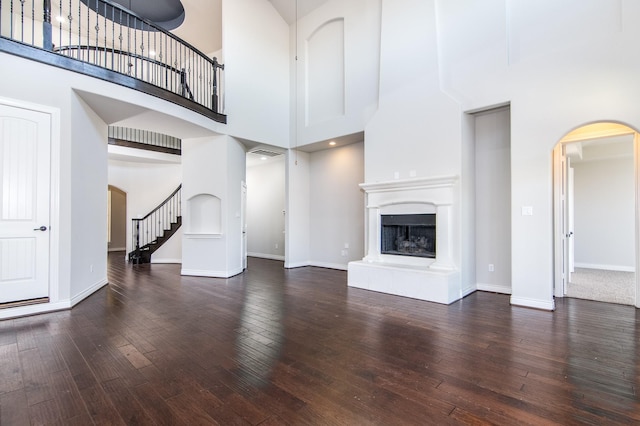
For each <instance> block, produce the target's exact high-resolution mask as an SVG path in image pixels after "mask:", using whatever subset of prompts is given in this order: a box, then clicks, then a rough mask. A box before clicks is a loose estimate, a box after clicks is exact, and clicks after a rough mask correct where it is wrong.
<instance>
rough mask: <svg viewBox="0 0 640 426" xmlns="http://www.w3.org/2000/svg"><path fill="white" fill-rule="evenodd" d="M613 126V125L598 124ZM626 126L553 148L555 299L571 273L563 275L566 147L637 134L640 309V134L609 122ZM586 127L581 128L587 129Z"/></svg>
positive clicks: (639, 292)
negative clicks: (577, 143)
mask: <svg viewBox="0 0 640 426" xmlns="http://www.w3.org/2000/svg"><path fill="white" fill-rule="evenodd" d="M598 123H610V122H598ZM610 124H617V125H619V126H624V127H626V129H621V128H617V129H611V130H609V131H605V132H600V133H598V134H597V135H593V136H591V137H583V138H580V137H576V138H570V137H567V136H566V135H565V137H564V138H563V139H562V140H560V141H559V142H558V143H557V144H556V146H555V147H554V149H553V154H552V161H553V165H552V171H553V247H554V290H553V294H554V296H555V297H565V296H566V279H567V278H568V273H563V271H565V270H567V269H568V267H569V259H568V247H567V239H566V237H565V221H566V217H563V216H564V215H565V212H566V207H567V206H566V203H568V202H569V200H568V198H567V197H566V196H565V194H564V185H565V180H566V179H567V178H568V177H566V176H565V173H566V157H565V154H564V145H565V144H568V143H571V142H578V141H580V140H588V139H599V138H603V137H608V136H621V135H628V134H633V135H634V143H633V153H634V154H633V164H634V176H635V182H634V188H635V190H634V196H635V229H634V235H635V249H636V252H635V269H636V272H635V307H636V308H640V270H638V269H639V267H640V182H639V180H640V170H639V168H640V146H639V145H640V133H638V132H637V131H636V130H635V129H634V128H632V127H631V126H629V125H627V124H624V123H610ZM587 125H588V124H585V125H583V126H580V127H578V128H582V127H585V126H587Z"/></svg>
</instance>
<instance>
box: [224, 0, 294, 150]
mask: <svg viewBox="0 0 640 426" xmlns="http://www.w3.org/2000/svg"><path fill="white" fill-rule="evenodd" d="M222 26H223V29H222V44H223V51H224V60H225V70H224V75H225V99H226V109H225V111H226V114H227V115H228V120H227V123H228V125H227V129H226V130H225V132H227V133H228V134H230V135H232V136H235V137H240V138H245V139H249V140H253V141H258V142H262V143H267V144H270V145H275V146H280V147H288V146H289V96H288V94H289V27H288V25H287V24H286V23H285V21H284V20H283V19H282V18H281V17H280V15H279V14H278V13H277V12H276V10H275V9H274V8H273V6H272V5H271V3H270V2H268V1H265V0H223V2H222Z"/></svg>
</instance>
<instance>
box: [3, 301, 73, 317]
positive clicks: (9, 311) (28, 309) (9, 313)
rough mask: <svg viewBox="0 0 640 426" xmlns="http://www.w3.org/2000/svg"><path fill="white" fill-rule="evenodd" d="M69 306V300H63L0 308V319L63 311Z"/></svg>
mask: <svg viewBox="0 0 640 426" xmlns="http://www.w3.org/2000/svg"><path fill="white" fill-rule="evenodd" d="M70 308H71V304H70V303H69V300H64V301H61V302H55V303H52V302H49V303H39V304H36V305H28V306H18V307H15V308H6V309H0V320H5V319H11V318H18V317H25V316H28V315H36V314H45V313H49V312H55V311H63V310H66V309H70Z"/></svg>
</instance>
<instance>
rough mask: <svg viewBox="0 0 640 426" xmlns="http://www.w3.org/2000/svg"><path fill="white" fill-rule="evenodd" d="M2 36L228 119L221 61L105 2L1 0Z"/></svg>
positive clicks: (104, 0)
mask: <svg viewBox="0 0 640 426" xmlns="http://www.w3.org/2000/svg"><path fill="white" fill-rule="evenodd" d="M0 37H2V38H5V39H9V40H12V41H16V42H19V43H21V44H24V45H29V46H32V47H36V48H39V49H42V50H45V51H48V52H53V53H56V54H58V55H62V56H65V57H68V58H72V59H74V60H77V61H81V62H83V63H89V64H92V65H95V66H97V67H100V68H103V69H107V70H109V71H113V72H115V73H118V74H123V75H126V76H129V77H132V78H135V79H136V80H139V81H143V82H145V83H148V84H151V85H153V86H155V87H158V88H161V89H163V90H164V91H168V92H171V93H172V94H175V95H179V96H180V97H182V98H186V99H188V100H190V101H192V102H195V103H197V104H198V105H199V106H201V107H204V108H206V109H207V110H209V111H212V112H213V113H214V115H216V114H217V115H220V116H221V117H222V118H223V119H224V120H218V121H222V122H226V117H224V91H223V86H224V72H223V71H224V65H222V64H219V63H218V61H217V59H216V58H215V57H213V58H209V57H207V56H206V55H205V54H204V53H202V52H200V51H199V50H198V49H196V48H195V47H193V46H191V45H190V44H189V43H187V42H185V41H183V40H181V39H179V38H178V37H176V36H174V35H173V34H171V33H170V32H168V31H166V30H164V29H162V28H160V27H159V26H157V25H155V24H154V23H152V22H150V21H148V20H146V19H143V18H141V17H140V16H137V15H136V14H135V13H133V12H131V11H129V10H127V9H125V8H123V7H122V6H120V5H118V4H116V3H112V2H111V1H109V0H0ZM58 65H59V64H58ZM74 70H75V71H77V70H78V67H75V69H74ZM107 79H108V78H107ZM136 88H139V87H136ZM153 94H156V95H157V91H156V93H153Z"/></svg>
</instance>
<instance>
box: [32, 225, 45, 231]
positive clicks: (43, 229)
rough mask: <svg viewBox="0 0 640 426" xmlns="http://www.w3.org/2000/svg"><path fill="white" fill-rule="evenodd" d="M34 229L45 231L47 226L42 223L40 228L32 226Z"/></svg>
mask: <svg viewBox="0 0 640 426" xmlns="http://www.w3.org/2000/svg"><path fill="white" fill-rule="evenodd" d="M33 230H34V231H46V230H47V227H46V226H44V225H42V226H41V227H40V228H33Z"/></svg>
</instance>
